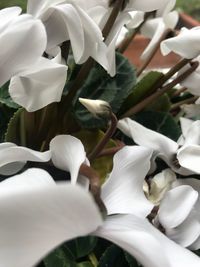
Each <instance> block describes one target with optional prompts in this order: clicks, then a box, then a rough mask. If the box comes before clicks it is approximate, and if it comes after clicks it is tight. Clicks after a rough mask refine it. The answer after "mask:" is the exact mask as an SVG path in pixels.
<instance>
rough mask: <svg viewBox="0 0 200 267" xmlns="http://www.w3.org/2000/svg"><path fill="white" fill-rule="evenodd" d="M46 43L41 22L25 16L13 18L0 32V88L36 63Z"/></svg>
mask: <svg viewBox="0 0 200 267" xmlns="http://www.w3.org/2000/svg"><path fill="white" fill-rule="evenodd" d="M16 33H17V34H16ZM25 40H26V41H25ZM46 41H47V40H46V31H45V28H44V25H43V24H42V22H41V21H39V20H35V19H33V18H32V16H30V15H26V14H25V15H21V16H18V17H15V18H14V19H13V20H12V21H11V22H10V23H9V25H8V26H7V27H6V29H5V30H4V31H3V33H1V32H0V58H1V62H0V86H1V85H3V84H4V83H5V82H6V81H8V80H9V79H10V78H11V77H12V76H14V75H16V74H18V73H19V72H20V71H23V70H24V69H27V68H28V67H30V66H31V65H32V64H34V63H35V62H37V60H38V59H39V58H40V57H41V55H42V54H43V52H44V50H45V48H46ZM30 51H31V53H30Z"/></svg>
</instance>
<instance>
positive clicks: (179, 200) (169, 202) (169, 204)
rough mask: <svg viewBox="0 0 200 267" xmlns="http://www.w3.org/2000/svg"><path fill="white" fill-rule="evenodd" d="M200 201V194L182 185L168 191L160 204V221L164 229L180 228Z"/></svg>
mask: <svg viewBox="0 0 200 267" xmlns="http://www.w3.org/2000/svg"><path fill="white" fill-rule="evenodd" d="M197 199H198V192H197V191H195V190H194V189H193V188H192V187H191V186H188V185H182V186H178V187H175V188H173V189H171V190H170V191H168V192H167V193H166V195H165V197H164V199H163V200H162V201H161V203H160V207H159V211H158V219H159V222H160V223H161V224H162V226H163V227H164V228H175V227H177V226H179V225H180V224H181V223H182V222H183V221H184V220H185V219H186V218H187V217H188V215H189V213H190V212H191V210H192V209H193V207H194V205H195V203H196V201H197Z"/></svg>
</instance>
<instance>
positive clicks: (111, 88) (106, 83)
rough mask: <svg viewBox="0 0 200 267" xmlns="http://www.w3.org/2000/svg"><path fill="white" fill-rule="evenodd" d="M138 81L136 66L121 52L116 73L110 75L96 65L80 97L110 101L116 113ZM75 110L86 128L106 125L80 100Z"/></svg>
mask: <svg viewBox="0 0 200 267" xmlns="http://www.w3.org/2000/svg"><path fill="white" fill-rule="evenodd" d="M135 81H136V77H135V71H134V67H133V66H132V65H131V64H130V63H129V61H128V60H127V59H126V58H125V57H123V56H122V55H121V54H118V53H117V54H116V75H115V76H114V77H110V76H109V75H108V74H107V72H106V71H105V70H104V69H103V68H102V67H101V66H99V65H96V66H95V67H94V68H93V69H92V70H91V72H90V75H89V77H88V79H87V80H86V82H85V83H84V85H83V87H82V88H81V89H80V94H79V97H83V98H89V99H102V100H105V101H107V102H109V103H110V105H111V107H112V110H113V112H114V113H116V112H117V111H118V110H119V109H120V106H121V105H122V103H123V101H124V99H126V98H127V96H128V95H129V94H130V92H131V90H132V88H133V86H134V84H135ZM75 112H76V116H77V119H78V120H79V122H80V124H81V125H83V126H84V127H86V128H98V127H102V126H103V125H105V121H104V120H103V119H96V118H94V117H93V115H91V114H90V113H89V112H88V111H87V110H86V109H85V108H84V107H83V106H82V105H81V104H80V103H79V102H78V101H77V103H76V105H75Z"/></svg>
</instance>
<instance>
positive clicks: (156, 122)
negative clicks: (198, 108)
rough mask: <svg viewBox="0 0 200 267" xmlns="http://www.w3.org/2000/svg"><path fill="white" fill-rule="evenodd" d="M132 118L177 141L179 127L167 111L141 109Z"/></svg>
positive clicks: (179, 131) (179, 132)
mask: <svg viewBox="0 0 200 267" xmlns="http://www.w3.org/2000/svg"><path fill="white" fill-rule="evenodd" d="M134 119H135V120H136V121H137V122H139V123H141V124H142V125H144V126H145V127H147V128H149V129H151V130H154V131H156V132H158V133H161V134H164V135H166V136H167V137H169V138H171V139H172V140H174V141H177V139H178V138H179V136H180V134H181V130H180V127H179V126H178V124H177V123H176V122H175V120H174V118H173V117H172V116H171V115H170V114H169V113H165V112H155V111H151V110H149V111H143V112H140V113H138V114H137V115H136V116H135V117H134Z"/></svg>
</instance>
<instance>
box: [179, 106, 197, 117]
mask: <svg viewBox="0 0 200 267" xmlns="http://www.w3.org/2000/svg"><path fill="white" fill-rule="evenodd" d="M181 109H182V110H183V111H184V113H185V117H186V118H194V117H200V105H199V104H189V105H187V104H185V105H182V106H181Z"/></svg>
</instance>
